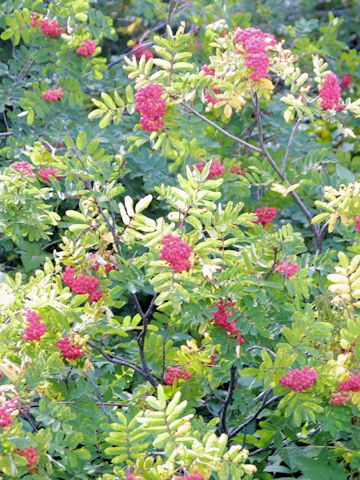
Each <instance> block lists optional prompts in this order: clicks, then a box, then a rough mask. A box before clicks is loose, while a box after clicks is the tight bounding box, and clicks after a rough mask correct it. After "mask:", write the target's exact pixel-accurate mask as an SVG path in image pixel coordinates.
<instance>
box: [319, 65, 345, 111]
mask: <svg viewBox="0 0 360 480" xmlns="http://www.w3.org/2000/svg"><path fill="white" fill-rule="evenodd" d="M319 97H320V98H321V108H322V109H323V110H333V109H335V110H336V111H337V112H339V111H340V110H343V109H344V108H345V105H343V104H342V105H340V104H339V102H340V100H341V87H340V85H339V81H338V78H337V76H336V75H335V73H332V72H330V73H327V74H326V75H325V76H324V80H323V82H322V84H321V86H320V88H319Z"/></svg>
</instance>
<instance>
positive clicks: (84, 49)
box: [76, 38, 96, 57]
mask: <svg viewBox="0 0 360 480" xmlns="http://www.w3.org/2000/svg"><path fill="white" fill-rule="evenodd" d="M95 51H96V42H95V41H94V40H90V39H89V38H88V39H87V40H84V41H83V42H82V44H81V45H80V47H79V48H77V49H76V53H77V54H78V55H81V56H82V57H90V56H91V55H93V54H94V53H95Z"/></svg>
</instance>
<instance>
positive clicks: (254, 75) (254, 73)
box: [234, 28, 277, 81]
mask: <svg viewBox="0 0 360 480" xmlns="http://www.w3.org/2000/svg"><path fill="white" fill-rule="evenodd" d="M234 41H235V44H237V45H241V47H242V49H243V51H244V52H245V65H246V67H247V68H248V69H249V70H251V73H250V78H251V79H252V80H254V81H259V80H261V79H262V78H266V77H267V76H268V72H269V65H270V60H269V57H268V55H267V51H268V50H270V49H271V48H272V47H274V46H275V45H276V43H277V42H276V39H275V37H274V36H273V35H271V34H270V33H265V32H263V31H262V30H259V29H258V28H246V29H244V30H241V29H237V30H236V32H235V38H234Z"/></svg>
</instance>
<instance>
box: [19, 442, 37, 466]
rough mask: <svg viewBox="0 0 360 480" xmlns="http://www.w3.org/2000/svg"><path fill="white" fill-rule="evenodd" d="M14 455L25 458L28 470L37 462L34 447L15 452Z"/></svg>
mask: <svg viewBox="0 0 360 480" xmlns="http://www.w3.org/2000/svg"><path fill="white" fill-rule="evenodd" d="M16 453H17V454H18V455H21V456H22V457H25V458H26V461H27V463H28V466H29V467H30V468H31V467H33V466H35V465H36V464H37V463H38V461H39V453H38V451H37V450H36V448H34V447H27V448H23V449H21V450H17V451H16Z"/></svg>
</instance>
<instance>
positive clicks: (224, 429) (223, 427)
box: [219, 365, 236, 434]
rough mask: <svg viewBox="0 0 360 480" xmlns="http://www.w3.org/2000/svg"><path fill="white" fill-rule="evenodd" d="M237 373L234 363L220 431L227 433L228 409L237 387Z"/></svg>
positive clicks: (221, 416) (221, 414) (223, 407)
mask: <svg viewBox="0 0 360 480" xmlns="http://www.w3.org/2000/svg"><path fill="white" fill-rule="evenodd" d="M235 374H236V367H235V366H234V365H233V366H232V367H231V369H230V383H229V388H228V392H227V395H226V398H225V401H224V403H223V406H222V408H221V413H220V425H219V433H226V434H227V433H228V428H227V424H226V414H227V410H228V407H229V404H230V402H231V400H232V396H233V393H234V389H235V380H236V379H235Z"/></svg>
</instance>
